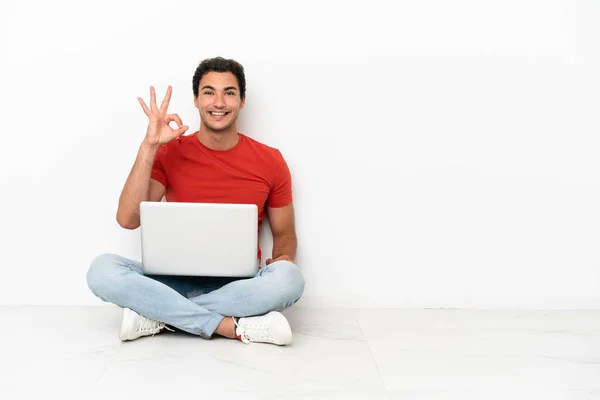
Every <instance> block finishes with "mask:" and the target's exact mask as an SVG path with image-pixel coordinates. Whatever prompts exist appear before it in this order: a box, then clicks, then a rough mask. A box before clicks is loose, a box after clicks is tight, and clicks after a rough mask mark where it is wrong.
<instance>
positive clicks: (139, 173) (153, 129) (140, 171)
mask: <svg viewBox="0 0 600 400" xmlns="http://www.w3.org/2000/svg"><path fill="white" fill-rule="evenodd" d="M171 93H172V88H171V86H169V88H168V89H167V94H166V95H165V98H164V99H163V101H162V104H161V106H160V108H158V105H157V104H156V94H155V92H154V87H150V107H148V106H147V105H146V103H145V102H144V100H142V99H141V98H139V97H138V101H139V102H140V105H141V106H142V109H143V110H144V113H146V115H147V116H148V120H149V122H148V129H147V131H146V137H145V138H144V141H143V142H142V144H141V145H140V149H139V151H138V154H137V157H136V159H135V163H134V164H133V167H132V168H131V172H130V173H129V177H128V178H127V181H126V182H125V186H124V187H123V191H122V192H121V197H120V198H119V209H118V210H117V222H118V223H119V225H121V226H122V227H123V228H126V229H136V228H137V227H139V226H140V203H141V202H142V201H159V200H160V199H162V197H163V196H164V194H165V187H164V186H163V185H162V184H161V183H160V182H158V181H155V180H154V179H150V176H151V174H152V165H153V164H154V157H156V153H157V151H158V149H159V148H160V146H161V145H162V144H165V143H168V142H170V141H171V140H173V139H175V138H177V137H179V136H181V135H183V134H184V133H185V131H186V130H187V129H188V127H187V126H185V125H183V124H182V122H181V118H179V116H178V115H177V114H168V113H167V108H168V107H169V102H170V101H171ZM171 121H174V122H175V123H176V124H177V126H178V129H176V130H175V129H173V128H171V127H170V126H169V123H170V122H171Z"/></svg>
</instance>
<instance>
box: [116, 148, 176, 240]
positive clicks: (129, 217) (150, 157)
mask: <svg viewBox="0 0 600 400" xmlns="http://www.w3.org/2000/svg"><path fill="white" fill-rule="evenodd" d="M157 150H158V147H156V146H151V145H149V144H147V143H142V144H141V146H140V150H139V151H138V154H137V158H136V159H135V163H134V164H133V168H131V172H130V173H129V177H128V178H127V181H126V182H125V186H124V187H123V191H122V192H121V197H120V198H119V209H118V210H117V222H118V223H119V225H121V226H122V227H123V228H125V229H136V228H137V227H139V226H140V203H141V202H142V201H160V200H161V199H162V197H163V196H164V195H165V187H164V186H163V185H162V184H161V183H160V182H158V181H155V180H154V179H150V174H151V173H152V164H153V163H154V157H155V156H156V152H157Z"/></svg>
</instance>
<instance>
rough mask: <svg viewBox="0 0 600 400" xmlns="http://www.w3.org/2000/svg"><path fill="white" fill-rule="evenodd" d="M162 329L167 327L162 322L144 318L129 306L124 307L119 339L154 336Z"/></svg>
mask: <svg viewBox="0 0 600 400" xmlns="http://www.w3.org/2000/svg"><path fill="white" fill-rule="evenodd" d="M163 329H169V328H167V327H166V326H165V324H164V323H162V322H159V321H155V320H153V319H150V318H146V317H144V316H142V315H140V314H138V313H136V312H135V311H133V310H130V309H129V308H124V309H123V320H122V321H121V332H120V333H119V339H121V341H126V340H135V339H137V338H139V337H142V336H150V335H152V336H154V335H156V334H157V333H159V332H160V331H162V330H163ZM169 330H172V329H169Z"/></svg>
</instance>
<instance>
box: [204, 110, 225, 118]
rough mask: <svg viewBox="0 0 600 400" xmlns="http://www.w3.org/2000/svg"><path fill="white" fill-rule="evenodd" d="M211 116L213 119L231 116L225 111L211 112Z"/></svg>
mask: <svg viewBox="0 0 600 400" xmlns="http://www.w3.org/2000/svg"><path fill="white" fill-rule="evenodd" d="M208 113H209V114H210V115H212V116H213V117H223V116H225V115H227V114H229V111H227V112H225V111H209V112H208Z"/></svg>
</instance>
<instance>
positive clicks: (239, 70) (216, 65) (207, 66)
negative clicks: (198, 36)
mask: <svg viewBox="0 0 600 400" xmlns="http://www.w3.org/2000/svg"><path fill="white" fill-rule="evenodd" d="M209 72H231V73H232V74H233V75H235V77H236V78H237V81H238V85H239V86H240V98H241V99H243V98H244V97H245V96H246V76H245V75H244V67H243V66H242V64H240V63H239V62H237V61H235V60H228V59H225V58H223V57H214V58H207V59H206V60H204V61H202V62H201V63H200V65H198V68H196V72H195V73H194V78H193V79H192V85H193V90H194V97H195V98H197V97H198V85H200V80H201V79H202V77H203V76H204V75H205V74H207V73H209Z"/></svg>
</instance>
